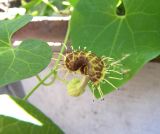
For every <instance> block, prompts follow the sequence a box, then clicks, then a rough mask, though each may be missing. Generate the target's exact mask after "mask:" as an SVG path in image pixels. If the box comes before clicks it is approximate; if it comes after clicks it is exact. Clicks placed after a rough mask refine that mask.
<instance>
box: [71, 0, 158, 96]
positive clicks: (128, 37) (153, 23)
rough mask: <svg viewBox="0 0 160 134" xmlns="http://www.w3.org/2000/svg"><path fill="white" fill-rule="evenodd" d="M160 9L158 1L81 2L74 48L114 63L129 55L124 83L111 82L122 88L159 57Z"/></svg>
mask: <svg viewBox="0 0 160 134" xmlns="http://www.w3.org/2000/svg"><path fill="white" fill-rule="evenodd" d="M159 8H160V1H157V0H152V1H151V0H145V1H142V0H123V2H122V1H119V0H80V1H79V2H78V4H77V6H76V8H75V10H74V12H73V15H72V19H71V40H72V43H73V46H74V48H77V49H78V47H79V46H81V48H82V47H84V46H86V47H87V50H91V51H92V52H93V53H96V54H97V55H98V56H102V55H105V56H108V57H112V58H114V59H115V60H119V59H121V58H122V57H123V56H124V55H126V54H129V55H130V56H129V57H128V58H126V59H125V60H123V61H122V64H123V68H124V69H129V70H130V71H129V72H128V73H127V74H126V75H125V77H124V79H123V80H121V81H118V80H110V81H111V83H113V84H114V85H116V86H117V87H119V86H121V85H122V84H124V83H125V82H126V81H128V80H129V79H131V78H132V77H133V76H134V75H135V74H136V72H137V71H138V70H140V69H141V68H142V67H143V65H144V64H145V63H147V62H148V61H149V60H151V59H153V58H155V57H157V56H158V55H159V54H160V45H159V44H160V10H159ZM110 75H113V76H114V74H113V73H111V74H110ZM101 88H102V90H103V93H104V94H106V93H109V92H111V91H113V90H115V89H114V88H113V87H112V86H110V85H109V84H101ZM97 96H98V95H97Z"/></svg>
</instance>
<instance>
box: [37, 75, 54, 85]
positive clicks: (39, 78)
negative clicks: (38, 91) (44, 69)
mask: <svg viewBox="0 0 160 134" xmlns="http://www.w3.org/2000/svg"><path fill="white" fill-rule="evenodd" d="M36 78H37V79H38V80H39V81H42V79H41V77H40V76H39V75H36ZM54 79H55V77H54ZM54 79H52V80H51V81H50V82H48V83H46V82H43V83H42V84H43V85H44V86H50V85H52V84H53V83H54Z"/></svg>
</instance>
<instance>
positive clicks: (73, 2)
mask: <svg viewBox="0 0 160 134" xmlns="http://www.w3.org/2000/svg"><path fill="white" fill-rule="evenodd" d="M78 1H79V0H69V2H70V3H71V5H72V6H76V4H77V3H78Z"/></svg>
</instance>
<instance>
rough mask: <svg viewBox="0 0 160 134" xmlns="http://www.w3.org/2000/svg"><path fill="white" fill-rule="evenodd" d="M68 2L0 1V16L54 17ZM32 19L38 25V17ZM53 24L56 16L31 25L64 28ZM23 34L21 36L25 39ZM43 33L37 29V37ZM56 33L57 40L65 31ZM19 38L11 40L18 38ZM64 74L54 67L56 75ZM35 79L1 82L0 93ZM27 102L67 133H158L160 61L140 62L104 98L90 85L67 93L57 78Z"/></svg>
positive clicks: (22, 90)
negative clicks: (95, 95)
mask: <svg viewBox="0 0 160 134" xmlns="http://www.w3.org/2000/svg"><path fill="white" fill-rule="evenodd" d="M72 2H74V0H0V19H1V20H4V19H13V18H16V17H18V16H20V15H25V14H30V15H32V16H47V17H48V16H56V17H58V18H59V17H64V16H69V15H70V14H71V12H72V11H73V6H72ZM46 19H47V18H46ZM34 23H35V24H34V25H37V23H38V22H34ZM53 23H54V24H55V21H53ZM58 23H61V22H59V21H58V22H57V21H56V25H51V26H50V27H49V25H48V21H45V22H43V23H41V27H39V28H37V27H36V28H35V29H34V30H36V29H41V28H43V27H42V25H45V27H44V28H45V29H47V27H49V28H48V29H52V26H54V27H53V32H54V30H55V27H60V28H61V29H62V30H63V31H64V32H63V33H65V32H66V23H64V24H62V25H58ZM64 25H65V28H63V26H64ZM27 28H28V31H31V30H33V27H26V29H27ZM43 31H44V30H43ZM49 31H50V30H48V34H50V33H49ZM46 32H47V30H46ZM50 32H51V31H50ZM56 32H57V31H56ZM23 33H25V32H23ZM32 33H33V32H32ZM57 33H58V32H57ZM27 34H28V33H26V37H25V36H24V37H25V38H28V35H27ZM46 35H47V34H46V33H45V34H44V35H43V33H42V36H41V37H43V36H44V37H45V36H46ZM60 36H61V40H62V39H63V38H64V35H62V34H61V35H60ZM18 37H19V35H17V37H16V38H15V39H14V40H15V41H16V39H18V40H19V38H18ZM32 37H33V35H32ZM45 39H46V41H49V40H47V38H45ZM54 40H55V38H54V36H53V41H54ZM54 50H55V49H53V51H54ZM49 69H50V66H49V67H48V68H47V69H45V70H44V71H43V72H41V77H44V76H45V74H46V73H47V72H48V70H49ZM64 73H65V72H64V71H59V75H60V76H61V77H63V76H64ZM72 77H73V76H72V75H71V76H69V78H72ZM37 82H38V81H37V79H36V78H35V77H32V78H28V79H25V80H22V81H19V82H16V83H13V84H10V85H7V86H5V87H2V88H1V89H0V93H1V94H4V93H7V94H10V95H14V96H18V97H24V96H25V94H26V93H27V92H28V91H29V90H30V89H32V87H34V86H35V84H36V83H37ZM29 102H30V103H32V104H33V105H35V106H36V107H38V108H39V109H40V110H41V111H42V112H44V113H45V114H46V115H47V116H48V117H50V118H51V119H52V120H53V121H54V122H56V123H57V124H58V125H59V126H60V127H61V128H62V129H63V130H64V132H65V133H66V134H160V106H159V105H160V63H156V62H150V63H148V64H147V65H145V66H144V68H143V69H142V70H141V71H140V72H138V74H137V75H136V76H135V77H134V78H133V79H132V80H130V81H129V82H128V83H127V84H125V85H124V86H123V87H121V88H120V89H119V90H117V91H115V92H112V93H110V94H108V95H106V96H105V99H104V101H101V100H95V101H94V102H93V97H92V94H91V92H90V90H89V88H87V89H86V92H85V93H84V94H83V95H82V96H80V97H76V98H74V97H71V96H69V95H68V94H67V91H66V86H65V85H64V84H63V83H62V82H60V81H58V80H57V81H56V82H55V83H54V85H52V86H50V87H45V86H41V87H40V88H39V89H38V90H37V91H36V92H35V93H34V94H33V95H32V96H31V97H30V98H29Z"/></svg>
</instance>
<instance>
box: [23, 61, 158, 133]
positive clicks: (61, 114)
mask: <svg viewBox="0 0 160 134" xmlns="http://www.w3.org/2000/svg"><path fill="white" fill-rule="evenodd" d="M35 81H36V79H35V78H31V79H26V80H24V81H23V83H22V84H23V86H24V88H25V91H26V92H28V91H29V89H31V87H33V86H34V85H35V83H33V82H35ZM92 100H93V98H92V94H91V92H90V91H89V89H87V91H86V92H85V93H84V94H83V95H82V96H81V97H78V98H73V97H70V96H68V95H67V92H66V87H65V85H63V84H62V83H61V82H59V81H56V83H55V84H54V85H52V86H50V87H44V86H41V87H40V88H39V89H38V90H37V91H36V92H35V93H34V94H33V96H31V97H30V99H29V101H30V102H31V103H32V104H34V105H35V106H37V107H38V108H40V109H41V110H42V111H43V112H44V113H45V114H46V115H47V116H49V117H50V118H51V119H52V120H54V121H55V122H56V123H57V124H58V125H59V126H60V127H61V128H62V129H63V130H64V132H65V133H67V134H160V64H159V63H149V64H147V65H146V66H145V67H144V68H143V69H142V70H141V71H140V72H139V73H138V74H137V75H136V76H135V77H134V78H133V79H132V80H131V81H129V82H128V83H127V84H126V85H124V86H123V87H122V88H121V90H119V91H116V92H113V93H110V94H108V95H107V96H105V100H104V101H99V100H98V101H95V102H93V101H92Z"/></svg>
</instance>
